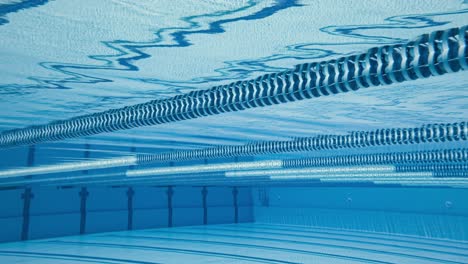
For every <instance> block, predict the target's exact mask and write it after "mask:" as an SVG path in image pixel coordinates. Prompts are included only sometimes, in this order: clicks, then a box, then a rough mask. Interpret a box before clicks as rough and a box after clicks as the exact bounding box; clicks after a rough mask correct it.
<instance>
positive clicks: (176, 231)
mask: <svg viewBox="0 0 468 264" xmlns="http://www.w3.org/2000/svg"><path fill="white" fill-rule="evenodd" d="M200 230H204V229H200ZM159 232H160V233H169V234H176V233H179V234H191V235H205V236H206V235H208V236H218V237H232V238H244V239H250V240H266V241H275V242H281V243H293V244H302V245H313V246H323V247H329V248H339V249H347V250H357V251H364V252H368V253H376V254H384V255H393V256H398V257H407V258H414V259H420V260H429V261H437V262H438V263H454V264H455V263H456V264H464V263H463V262H458V261H451V260H445V259H438V258H431V257H425V256H420V255H411V254H406V253H394V252H388V251H382V250H375V249H367V248H360V247H353V246H340V245H333V244H327V243H319V242H305V241H296V240H290V239H279V238H264V237H256V236H243V235H229V234H225V233H222V234H213V233H209V232H208V233H207V232H203V233H200V232H187V231H179V230H174V231H162V230H161V231H159V230H158V231H156V232H155V234H157V233H159ZM233 232H235V231H233ZM260 235H261V234H260ZM132 237H133V236H132Z"/></svg>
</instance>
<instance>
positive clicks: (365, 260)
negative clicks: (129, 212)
mask: <svg viewBox="0 0 468 264" xmlns="http://www.w3.org/2000/svg"><path fill="white" fill-rule="evenodd" d="M165 233H169V234H171V233H172V232H170V231H167V232H165ZM175 233H181V234H183V233H184V232H173V233H172V234H175ZM189 234H190V233H189ZM191 234H195V235H200V234H196V233H191ZM209 235H211V234H209ZM109 236H110V237H120V238H131V239H144V240H169V241H185V242H192V243H205V244H213V245H224V246H232V247H247V248H257V249H266V250H274V251H285V252H291V253H299V254H307V255H316V256H324V257H332V258H337V259H344V260H353V261H361V262H367V263H381V264H384V263H385V264H389V263H394V262H387V261H380V260H372V259H365V258H360V257H350V256H346V255H338V254H331V253H323V252H318V251H310V250H301V249H291V248H280V247H273V246H264V245H253V244H245V243H233V242H220V241H210V240H202V239H186V238H169V237H157V236H132V235H131V236H124V235H109ZM109 236H106V237H109ZM214 236H216V235H214ZM217 236H221V237H234V238H237V237H236V236H229V235H227V236H224V235H217ZM264 240H268V239H264Z"/></svg>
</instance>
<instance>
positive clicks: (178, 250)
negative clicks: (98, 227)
mask: <svg viewBox="0 0 468 264" xmlns="http://www.w3.org/2000/svg"><path fill="white" fill-rule="evenodd" d="M41 243H48V244H64V245H85V246H97V247H108V248H125V249H130V248H131V249H141V250H150V251H166V252H176V253H182V254H190V255H202V256H214V257H224V258H231V259H238V260H249V261H252V262H260V263H284V264H295V263H296V262H290V261H281V260H274V259H269V258H262V257H249V256H244V255H238V254H231V253H218V252H212V251H200V250H192V249H181V248H169V247H154V246H140V245H138V246H137V245H129V244H115V243H101V242H75V241H64V240H53V241H45V242H41Z"/></svg>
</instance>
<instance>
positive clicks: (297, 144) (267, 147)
mask: <svg viewBox="0 0 468 264" xmlns="http://www.w3.org/2000/svg"><path fill="white" fill-rule="evenodd" d="M466 140H468V122H459V123H448V124H428V125H423V126H421V127H416V128H383V129H377V130H374V131H354V132H351V133H350V134H348V135H319V136H315V137H302V138H297V139H294V140H288V141H264V142H254V143H250V144H247V145H239V146H232V145H227V146H219V147H213V148H205V149H198V150H188V151H176V152H169V153H160V154H138V155H137V163H138V164H145V163H153V162H162V161H184V160H195V159H210V158H228V157H239V156H251V155H260V154H274V153H287V152H301V151H318V150H332V149H350V148H363V147H372V146H390V145H407V144H419V143H431V142H450V141H466ZM400 155H403V154H395V155H394V156H389V157H380V156H379V158H382V159H399V158H408V157H404V156H400ZM464 155H466V152H465V153H464ZM356 157H360V158H362V159H363V160H364V159H366V158H368V157H371V156H366V155H362V156H356ZM413 158H414V159H416V158H418V156H416V157H411V159H413ZM343 162H346V161H343ZM376 164H378V163H376ZM330 165H331V164H330ZM334 165H338V162H337V163H336V164H334ZM340 165H345V164H340Z"/></svg>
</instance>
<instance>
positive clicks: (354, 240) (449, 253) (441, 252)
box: [193, 226, 468, 257]
mask: <svg viewBox="0 0 468 264" xmlns="http://www.w3.org/2000/svg"><path fill="white" fill-rule="evenodd" d="M193 229H196V228H193ZM255 229H257V227H235V229H232V228H226V227H217V226H215V227H210V229H209V230H210V231H211V230H220V231H232V232H238V231H241V232H248V233H252V232H253V233H259V234H269V235H275V236H289V237H301V238H312V239H320V240H331V241H338V242H350V243H356V244H358V243H359V244H367V245H382V246H388V247H395V248H401V249H413V250H421V251H426V252H434V253H438V254H446V255H454V256H462V257H468V251H466V252H467V253H466V254H464V253H456V252H447V251H442V250H435V249H428V248H422V247H415V246H402V245H397V244H392V243H382V242H381V241H379V239H377V238H374V239H373V240H375V241H372V242H371V241H361V240H356V239H349V238H329V237H324V236H314V235H301V234H293V233H280V232H270V231H259V230H255ZM200 230H204V229H200ZM271 230H273V228H272V229H271ZM291 232H293V231H291ZM295 232H300V231H295ZM335 236H340V235H335ZM343 237H347V236H343ZM406 243H408V242H406ZM408 244H413V243H408ZM438 247H441V246H438Z"/></svg>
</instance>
